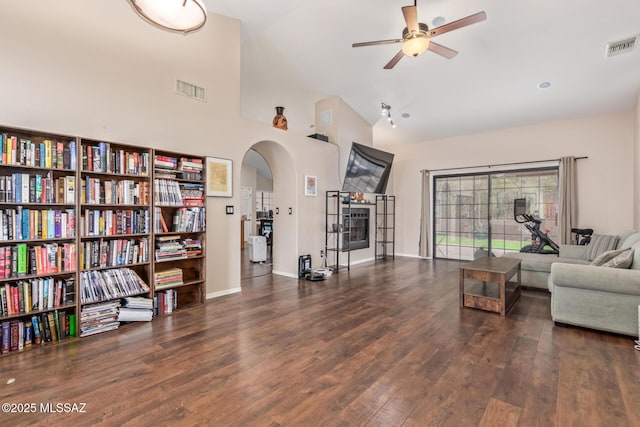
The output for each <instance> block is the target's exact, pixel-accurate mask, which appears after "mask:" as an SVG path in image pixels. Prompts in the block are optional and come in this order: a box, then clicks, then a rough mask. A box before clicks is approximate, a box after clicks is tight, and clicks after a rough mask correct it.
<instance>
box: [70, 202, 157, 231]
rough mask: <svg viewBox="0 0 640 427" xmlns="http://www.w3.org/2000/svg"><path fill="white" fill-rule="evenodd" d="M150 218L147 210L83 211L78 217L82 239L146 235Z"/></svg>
mask: <svg viewBox="0 0 640 427" xmlns="http://www.w3.org/2000/svg"><path fill="white" fill-rule="evenodd" d="M150 223H151V218H150V215H149V209H146V208H141V209H124V210H120V209H118V210H113V209H108V210H104V209H85V210H84V212H83V214H82V215H80V235H81V236H82V237H100V236H120V235H125V234H148V233H149V230H150Z"/></svg>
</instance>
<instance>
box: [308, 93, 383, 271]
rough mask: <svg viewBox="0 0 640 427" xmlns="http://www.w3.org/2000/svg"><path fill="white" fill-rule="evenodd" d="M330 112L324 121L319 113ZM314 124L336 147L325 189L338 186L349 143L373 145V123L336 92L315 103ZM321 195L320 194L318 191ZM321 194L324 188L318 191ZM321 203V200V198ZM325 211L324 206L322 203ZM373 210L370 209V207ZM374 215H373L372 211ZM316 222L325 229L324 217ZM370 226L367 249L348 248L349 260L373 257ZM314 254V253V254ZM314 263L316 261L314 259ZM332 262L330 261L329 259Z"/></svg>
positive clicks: (342, 259) (340, 181)
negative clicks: (333, 182) (332, 179)
mask: <svg viewBox="0 0 640 427" xmlns="http://www.w3.org/2000/svg"><path fill="white" fill-rule="evenodd" d="M326 112H329V113H330V114H331V118H332V120H331V123H330V124H329V125H324V126H323V123H322V120H321V117H322V114H323V113H326ZM315 118H316V125H315V129H316V132H317V133H321V134H324V135H327V136H328V137H329V142H330V143H331V144H330V145H333V146H334V147H335V151H336V155H337V156H338V158H337V159H336V163H335V164H334V165H329V166H330V167H333V169H334V172H333V173H335V179H336V180H337V183H336V185H335V186H334V187H328V188H327V190H341V189H342V181H343V180H344V173H345V170H346V165H347V161H348V160H349V153H350V152H351V143H352V142H357V143H359V144H363V145H369V146H371V145H373V127H372V126H371V124H369V122H367V121H366V120H364V119H363V118H362V117H361V116H360V115H359V114H358V113H357V112H356V111H355V110H354V109H353V108H351V106H349V105H348V104H347V103H346V102H344V100H343V99H342V98H340V97H338V96H333V97H329V98H326V99H322V100H320V101H318V102H317V103H316V111H315ZM319 195H320V194H319ZM321 195H322V196H323V197H324V192H323V193H321ZM367 197H368V198H369V199H371V200H374V199H375V196H374V195H367ZM323 203H324V200H323ZM322 211H323V212H324V206H323V207H322ZM372 211H373V210H372ZM371 218H372V219H373V215H371ZM316 223H317V226H320V227H322V229H323V230H324V218H322V219H321V221H320V220H318V221H316ZM373 237H374V236H373V226H372V227H371V233H370V239H371V246H370V247H369V248H367V249H358V250H355V251H352V252H351V263H358V262H363V261H368V260H371V259H373V257H374V254H375V248H374V246H373V242H374V240H373ZM314 257H315V254H314ZM346 259H347V257H346V255H341V256H340V260H341V262H340V263H341V264H343V262H342V261H345V262H346ZM314 264H315V262H314ZM330 264H331V262H330Z"/></svg>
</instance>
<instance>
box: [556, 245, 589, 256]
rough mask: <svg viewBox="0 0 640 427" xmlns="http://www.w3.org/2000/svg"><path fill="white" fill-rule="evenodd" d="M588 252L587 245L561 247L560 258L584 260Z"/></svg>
mask: <svg viewBox="0 0 640 427" xmlns="http://www.w3.org/2000/svg"><path fill="white" fill-rule="evenodd" d="M586 252H587V245H560V256H561V257H562V258H576V259H582V258H584V254H585V253H586Z"/></svg>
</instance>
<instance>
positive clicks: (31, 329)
mask: <svg viewBox="0 0 640 427" xmlns="http://www.w3.org/2000/svg"><path fill="white" fill-rule="evenodd" d="M0 335H2V336H1V337H0V342H1V343H2V346H1V352H2V354H6V353H10V352H14V351H22V350H24V349H25V348H28V347H30V346H32V345H39V344H43V343H49V342H56V341H62V340H65V339H68V338H69V337H74V336H76V315H75V314H73V313H70V312H66V311H58V310H54V311H50V312H48V313H41V314H36V315H33V316H31V319H16V320H10V321H9V320H8V321H5V322H2V327H1V328H0Z"/></svg>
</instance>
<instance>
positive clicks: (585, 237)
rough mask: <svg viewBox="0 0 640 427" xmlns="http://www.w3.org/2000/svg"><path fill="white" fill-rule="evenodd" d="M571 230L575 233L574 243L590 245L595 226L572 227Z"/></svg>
mask: <svg viewBox="0 0 640 427" xmlns="http://www.w3.org/2000/svg"><path fill="white" fill-rule="evenodd" d="M571 232H572V233H573V234H575V238H574V239H575V240H574V244H576V245H588V244H589V242H590V241H591V235H592V234H593V228H572V229H571Z"/></svg>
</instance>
